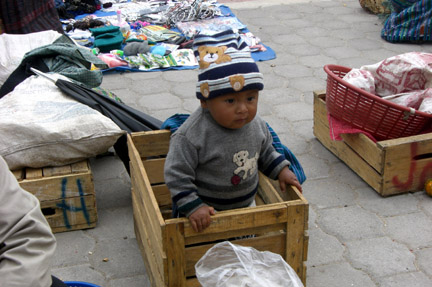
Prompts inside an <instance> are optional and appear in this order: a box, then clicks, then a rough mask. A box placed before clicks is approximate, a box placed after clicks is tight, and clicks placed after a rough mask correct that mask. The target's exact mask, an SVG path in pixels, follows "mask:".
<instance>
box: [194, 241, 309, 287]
mask: <svg viewBox="0 0 432 287" xmlns="http://www.w3.org/2000/svg"><path fill="white" fill-rule="evenodd" d="M195 272H196V276H197V278H198V281H199V282H200V283H201V285H202V286H203V287H246V286H254V287H282V286H284V287H303V283H302V282H301V281H300V279H299V277H298V276H297V274H296V273H295V271H294V270H293V269H292V268H291V266H289V265H288V264H287V263H286V262H285V261H284V259H283V258H282V257H281V256H280V255H279V254H275V253H272V252H269V251H263V252H261V251H258V250H256V249H255V248H252V247H245V246H239V245H235V244H232V243H231V242H229V241H224V242H221V243H218V244H216V245H214V246H213V247H212V248H210V249H209V250H208V251H207V252H206V254H204V256H203V257H202V258H201V259H200V260H199V261H198V262H197V263H196V265H195Z"/></svg>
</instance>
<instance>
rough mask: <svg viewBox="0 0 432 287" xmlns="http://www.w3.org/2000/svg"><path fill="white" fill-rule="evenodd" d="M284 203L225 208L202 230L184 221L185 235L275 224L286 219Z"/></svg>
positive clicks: (191, 235)
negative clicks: (198, 230)
mask: <svg viewBox="0 0 432 287" xmlns="http://www.w3.org/2000/svg"><path fill="white" fill-rule="evenodd" d="M285 209H286V207H285V205H284V204H280V203H278V204H268V205H265V206H257V207H252V208H240V209H233V210H225V211H220V212H218V213H216V215H214V216H212V224H211V225H210V226H209V227H207V228H206V229H205V230H204V231H202V232H196V231H194V230H193V228H192V225H191V224H190V223H189V222H186V223H185V227H184V234H185V237H186V238H187V237H193V236H201V235H204V234H208V233H220V232H228V231H236V230H239V229H246V228H257V227H261V226H266V225H272V224H277V223H280V222H286V221H287V218H286V217H287V215H286V211H285ZM233 216H235V217H236V221H235V222H233V221H232V217H233Z"/></svg>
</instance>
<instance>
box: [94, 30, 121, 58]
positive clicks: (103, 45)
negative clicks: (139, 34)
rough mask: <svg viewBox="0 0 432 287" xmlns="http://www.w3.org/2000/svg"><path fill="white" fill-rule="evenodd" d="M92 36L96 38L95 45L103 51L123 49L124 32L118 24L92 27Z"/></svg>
mask: <svg viewBox="0 0 432 287" xmlns="http://www.w3.org/2000/svg"><path fill="white" fill-rule="evenodd" d="M89 30H90V31H91V32H92V36H93V37H94V38H95V40H94V46H95V47H97V48H99V50H100V51H101V52H102V53H108V52H109V51H111V50H117V49H121V47H122V43H123V34H122V32H121V31H120V27H118V26H105V27H100V28H90V29H89Z"/></svg>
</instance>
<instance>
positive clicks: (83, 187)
mask: <svg viewBox="0 0 432 287" xmlns="http://www.w3.org/2000/svg"><path fill="white" fill-rule="evenodd" d="M19 184H20V186H21V187H22V188H23V189H25V190H27V191H29V192H31V193H32V194H34V195H35V196H36V197H37V198H38V199H39V201H41V202H43V201H46V200H55V199H58V198H68V197H77V196H82V195H88V194H94V185H93V181H92V177H91V174H70V175H67V176H66V175H65V176H53V177H49V178H44V179H43V180H41V179H30V180H29V179H25V180H22V181H20V182H19Z"/></svg>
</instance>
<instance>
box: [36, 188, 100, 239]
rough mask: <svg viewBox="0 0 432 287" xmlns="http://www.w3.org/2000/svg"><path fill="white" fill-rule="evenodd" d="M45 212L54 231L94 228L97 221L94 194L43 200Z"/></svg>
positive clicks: (42, 204) (43, 211) (42, 205)
mask: <svg viewBox="0 0 432 287" xmlns="http://www.w3.org/2000/svg"><path fill="white" fill-rule="evenodd" d="M41 209H42V213H44V215H45V218H46V219H47V221H48V223H49V225H50V227H51V230H52V231H53V232H63V231H71V230H77V229H86V228H93V227H95V226H96V222H97V211H96V200H95V197H94V195H92V194H90V195H85V196H80V197H69V198H65V199H57V200H49V201H43V202H41Z"/></svg>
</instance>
